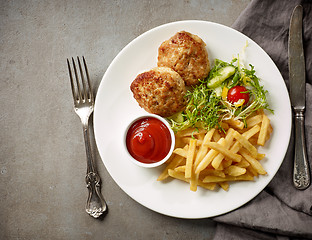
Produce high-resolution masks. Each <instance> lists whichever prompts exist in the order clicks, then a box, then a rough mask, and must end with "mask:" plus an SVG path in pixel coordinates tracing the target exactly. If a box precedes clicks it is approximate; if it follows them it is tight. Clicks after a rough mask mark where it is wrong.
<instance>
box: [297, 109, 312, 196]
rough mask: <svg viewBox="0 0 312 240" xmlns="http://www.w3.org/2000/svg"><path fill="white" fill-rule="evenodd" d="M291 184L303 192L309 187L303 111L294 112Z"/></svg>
mask: <svg viewBox="0 0 312 240" xmlns="http://www.w3.org/2000/svg"><path fill="white" fill-rule="evenodd" d="M293 182H294V185H295V187H296V188H297V189H299V190H304V189H306V188H308V187H309V185H310V182H311V180H310V169H309V164H308V157H307V150H306V143H305V134H304V110H301V109H300V110H295V159H294V172H293Z"/></svg>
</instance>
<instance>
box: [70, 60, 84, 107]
mask: <svg viewBox="0 0 312 240" xmlns="http://www.w3.org/2000/svg"><path fill="white" fill-rule="evenodd" d="M72 62H73V67H74V73H75V79H76V85H77V90H78V91H77V94H76V97H77V98H76V101H82V94H81V90H80V84H79V77H78V73H77V68H76V64H75V60H74V58H72Z"/></svg>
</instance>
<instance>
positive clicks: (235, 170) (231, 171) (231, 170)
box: [224, 165, 246, 177]
mask: <svg viewBox="0 0 312 240" xmlns="http://www.w3.org/2000/svg"><path fill="white" fill-rule="evenodd" d="M224 173H225V174H228V175H230V176H234V177H237V176H240V175H243V174H245V173H246V168H241V167H238V166H235V165H231V166H229V167H228V168H226V169H224Z"/></svg>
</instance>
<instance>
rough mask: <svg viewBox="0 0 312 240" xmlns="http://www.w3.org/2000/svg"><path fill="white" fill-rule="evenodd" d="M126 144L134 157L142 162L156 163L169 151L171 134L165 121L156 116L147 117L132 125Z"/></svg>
mask: <svg viewBox="0 0 312 240" xmlns="http://www.w3.org/2000/svg"><path fill="white" fill-rule="evenodd" d="M126 144H127V148H128V151H129V153H130V154H131V156H132V157H133V158H134V159H136V160H138V161H139V162H142V163H155V162H159V161H161V160H162V159H163V158H165V157H166V156H167V154H168V153H169V151H170V147H171V135H170V132H169V130H168V128H167V126H166V125H165V124H164V123H163V122H161V121H160V120H158V119H157V118H154V117H146V118H142V119H139V120H138V121H136V122H134V123H133V124H132V125H131V126H130V128H129V130H128V133H127V137H126Z"/></svg>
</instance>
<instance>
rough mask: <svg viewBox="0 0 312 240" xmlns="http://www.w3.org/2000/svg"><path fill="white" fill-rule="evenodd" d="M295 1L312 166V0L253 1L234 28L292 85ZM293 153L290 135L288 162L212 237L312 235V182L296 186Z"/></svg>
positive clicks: (223, 221)
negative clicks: (290, 44) (290, 37)
mask: <svg viewBox="0 0 312 240" xmlns="http://www.w3.org/2000/svg"><path fill="white" fill-rule="evenodd" d="M297 4H301V5H302V6H303V8H304V18H303V31H304V34H303V35H304V36H303V37H304V49H305V61H306V69H307V72H306V81H307V83H306V97H307V98H306V119H305V133H306V141H307V151H308V158H309V161H310V169H312V164H311V163H312V1H303V0H301V1H300V0H293V1H290V0H254V1H252V2H251V3H250V4H249V5H248V6H247V8H246V9H245V10H244V11H243V12H242V14H241V15H240V16H239V18H238V19H237V20H236V22H235V23H234V25H233V26H232V27H233V28H235V29H237V30H238V31H240V32H242V33H244V34H245V35H247V36H249V37H250V38H251V39H253V40H254V41H255V42H257V43H258V44H259V45H260V46H261V47H262V48H263V49H264V50H265V51H266V52H267V53H268V54H269V55H270V57H271V58H272V59H273V61H274V62H275V64H276V65H277V67H278V68H279V70H280V72H281V73H282V76H283V78H284V80H285V82H286V85H287V87H288V86H289V77H288V74H289V73H288V50H287V49H288V32H289V23H290V17H291V13H292V11H293V9H294V7H295V6H296V5H297ZM293 153H294V152H293V134H292V137H291V142H290V146H289V148H288V151H287V154H286V157H285V159H284V162H283V164H282V166H281V168H280V169H279V171H278V172H277V174H276V176H275V177H274V178H273V180H272V181H271V183H270V184H269V185H268V186H267V187H266V188H265V189H264V190H263V191H262V192H261V193H260V194H259V195H258V196H257V197H256V198H255V199H253V200H252V201H250V202H249V203H247V204H245V205H244V206H242V207H241V208H239V209H237V210H234V211H232V212H230V213H227V214H224V215H221V216H218V217H215V218H213V220H215V221H216V222H217V223H218V224H217V229H216V233H215V236H214V240H221V239H222V240H224V239H242V240H245V239H251V240H257V239H268V240H269V239H270V240H271V239H312V186H310V187H309V188H308V189H306V190H304V191H300V190H297V189H295V188H294V186H293V183H292V169H293Z"/></svg>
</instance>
